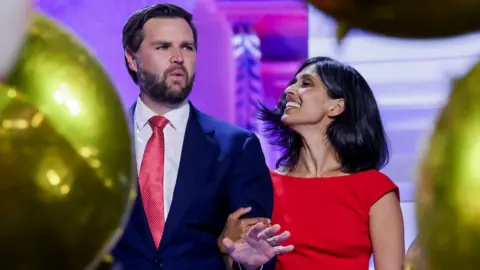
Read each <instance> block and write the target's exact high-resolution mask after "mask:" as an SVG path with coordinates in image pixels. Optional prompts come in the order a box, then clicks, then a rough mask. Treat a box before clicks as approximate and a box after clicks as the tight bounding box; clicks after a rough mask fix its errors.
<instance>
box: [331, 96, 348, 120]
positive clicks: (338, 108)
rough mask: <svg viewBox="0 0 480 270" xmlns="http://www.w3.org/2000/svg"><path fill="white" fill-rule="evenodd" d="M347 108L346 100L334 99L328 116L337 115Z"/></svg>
mask: <svg viewBox="0 0 480 270" xmlns="http://www.w3.org/2000/svg"><path fill="white" fill-rule="evenodd" d="M344 110H345V101H344V100H343V98H341V99H334V100H332V105H331V106H330V107H329V109H328V113H327V115H328V117H335V116H338V115H340V114H341V113H343V111H344Z"/></svg>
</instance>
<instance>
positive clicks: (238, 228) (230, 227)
mask: <svg viewBox="0 0 480 270" xmlns="http://www.w3.org/2000/svg"><path fill="white" fill-rule="evenodd" d="M250 211H252V208H251V207H246V208H239V209H237V210H236V211H235V212H233V213H231V214H230V215H229V216H228V219H227V223H226V224H225V227H224V228H223V232H222V234H221V235H220V237H219V238H218V240H217V244H218V248H219V249H220V251H221V252H222V253H227V250H226V248H225V246H224V245H223V239H225V238H228V239H231V240H232V241H234V242H235V241H239V240H241V239H242V238H243V237H244V236H245V235H246V234H247V233H248V231H249V230H250V229H251V228H252V227H253V226H254V225H255V224H257V223H263V224H265V225H270V220H269V219H268V218H244V219H241V217H242V216H243V215H245V214H247V213H248V212H250Z"/></svg>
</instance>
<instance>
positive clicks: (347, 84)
mask: <svg viewBox="0 0 480 270" xmlns="http://www.w3.org/2000/svg"><path fill="white" fill-rule="evenodd" d="M310 65H315V66H316V72H317V74H318V75H319V77H320V79H321V80H322V82H323V84H324V85H325V87H326V89H327V94H328V96H329V97H330V98H332V99H343V100H344V111H343V112H342V113H341V114H339V115H338V116H336V117H335V118H334V119H333V121H332V122H331V123H330V125H329V126H328V127H327V131H326V136H327V138H328V141H329V142H330V145H331V146H332V147H333V149H334V150H335V152H336V154H337V158H338V160H339V162H340V164H341V166H342V171H343V172H345V173H356V172H361V171H366V170H370V169H381V168H383V167H384V166H385V165H386V164H387V163H388V159H389V150H388V143H387V138H386V135H385V130H384V128H383V124H382V120H381V117H380V112H379V110H378V106H377V102H376V100H375V97H374V95H373V92H372V90H371V89H370V86H369V85H368V83H367V81H366V80H365V79H364V78H363V77H362V75H360V73H359V72H358V71H356V70H355V69H354V68H352V67H351V66H348V65H346V64H343V63H340V62H339V61H336V60H334V59H331V58H328V57H313V58H310V59H308V60H306V61H305V62H304V63H303V64H302V65H301V66H300V67H299V69H298V70H297V72H296V73H295V77H296V75H297V74H298V73H299V72H301V71H302V70H303V69H304V68H306V67H307V66H310ZM286 103H287V102H286V94H285V93H284V94H283V95H282V96H281V98H280V101H279V103H278V104H277V106H276V107H275V108H274V109H268V108H267V107H265V106H264V105H263V104H260V106H259V119H260V120H262V121H263V123H264V128H265V133H266V135H267V137H268V138H269V139H270V143H271V144H272V145H275V146H279V147H280V148H281V150H282V155H281V157H280V158H279V160H278V161H277V163H276V167H277V168H279V167H282V166H285V167H287V168H295V167H296V166H297V163H298V160H299V157H300V150H301V149H302V147H303V142H302V138H301V137H300V135H299V134H298V133H296V132H295V131H293V130H292V129H290V128H289V127H287V126H286V125H284V124H283V123H282V121H281V118H282V115H283V111H284V110H285V106H286Z"/></svg>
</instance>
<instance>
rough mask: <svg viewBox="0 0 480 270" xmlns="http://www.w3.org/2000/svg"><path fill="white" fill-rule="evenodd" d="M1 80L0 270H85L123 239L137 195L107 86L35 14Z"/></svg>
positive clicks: (121, 116) (72, 43)
mask: <svg viewBox="0 0 480 270" xmlns="http://www.w3.org/2000/svg"><path fill="white" fill-rule="evenodd" d="M5 83H6V85H3V86H0V172H1V178H0V196H1V199H0V202H1V204H0V216H1V217H2V222H0V250H1V254H2V259H1V260H0V269H19V270H21V269H31V270H35V269H49V270H50V269H72V270H75V269H85V267H87V265H90V266H94V265H95V263H96V262H97V261H99V260H101V259H102V258H103V257H104V253H105V252H106V251H107V250H108V249H109V248H110V246H111V245H112V244H113V243H114V242H115V241H116V240H117V238H118V237H119V235H120V234H121V233H122V225H123V224H124V222H125V220H126V218H127V217H128V215H129V213H130V208H131V206H132V204H133V201H134V199H135V196H136V184H135V178H134V177H133V176H134V163H133V162H134V160H133V153H132V151H131V143H130V136H129V130H128V125H127V120H126V115H125V111H124V110H123V107H122V104H121V102H120V100H119V98H118V97H117V94H116V92H115V89H114V87H113V85H112V83H111V82H110V80H109V78H108V76H107V75H106V74H105V72H104V71H103V69H102V68H101V66H100V64H99V63H98V62H97V61H96V60H95V58H94V57H93V56H92V55H91V54H90V53H89V52H88V51H87V50H86V49H85V47H84V46H83V45H82V44H81V43H80V42H79V41H78V40H77V39H76V38H75V37H73V36H72V35H71V34H70V33H69V32H68V31H66V30H64V29H63V28H62V27H61V26H59V25H58V24H57V23H56V22H54V21H52V20H51V19H49V18H47V17H45V16H43V15H40V14H35V16H34V19H33V24H32V27H31V29H30V32H29V34H28V38H27V41H26V44H25V47H24V48H23V49H22V52H21V54H20V56H19V60H18V62H17V63H16V65H15V67H14V69H13V71H11V73H10V74H9V75H8V77H7V79H6V82H5ZM92 261H94V263H92Z"/></svg>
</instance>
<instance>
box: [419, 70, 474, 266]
mask: <svg viewBox="0 0 480 270" xmlns="http://www.w3.org/2000/svg"><path fill="white" fill-rule="evenodd" d="M479 102H480V64H477V65H476V66H475V67H473V69H472V70H471V71H470V72H469V73H468V74H467V75H466V76H465V77H464V78H462V79H459V80H457V81H455V83H454V89H453V91H452V94H451V96H450V100H449V101H448V104H447V105H446V107H445V108H444V110H443V111H442V113H441V115H440V118H439V121H438V123H437V126H436V130H435V133H434V135H433V136H432V138H431V140H430V146H429V149H428V151H427V153H426V155H425V157H424V161H423V164H422V167H421V170H420V175H419V183H418V187H417V188H418V190H417V203H418V205H417V217H418V225H419V226H418V227H419V240H420V248H421V249H422V251H423V252H425V256H426V261H427V266H428V269H435V270H443V269H445V270H446V269H449V270H450V269H462V270H469V269H478V267H479V265H480V256H478V254H479V252H480V106H479Z"/></svg>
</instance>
